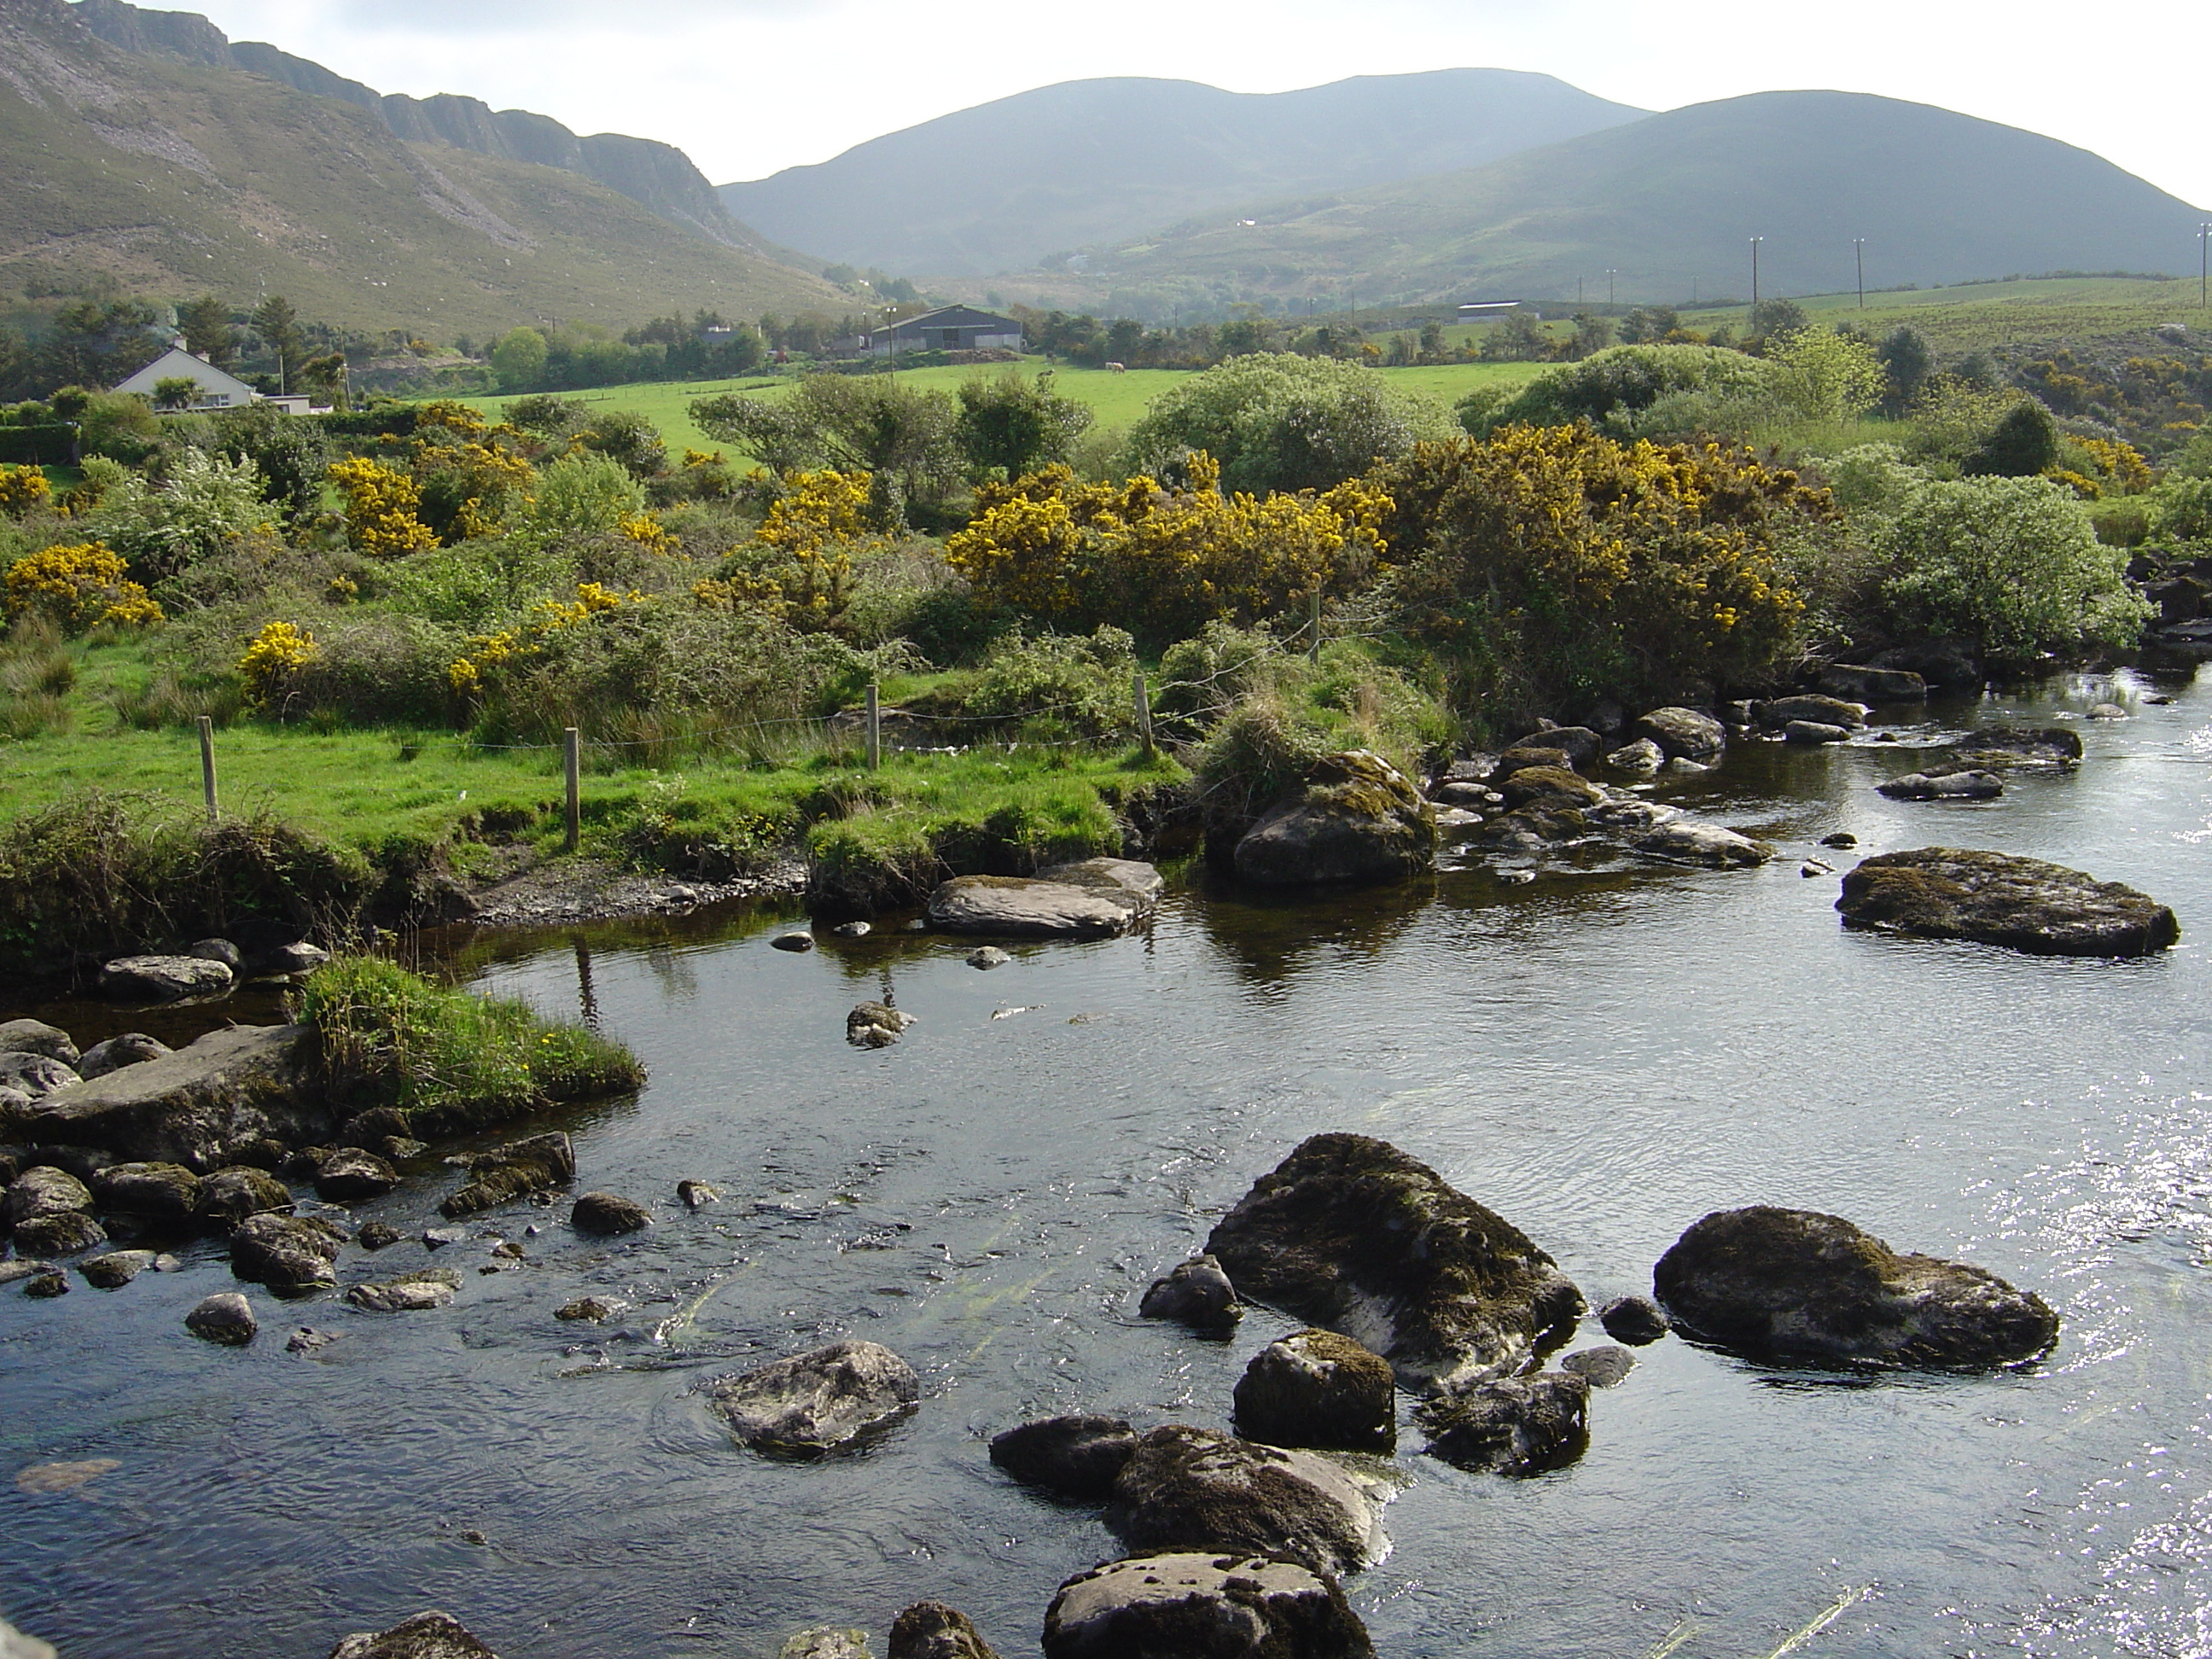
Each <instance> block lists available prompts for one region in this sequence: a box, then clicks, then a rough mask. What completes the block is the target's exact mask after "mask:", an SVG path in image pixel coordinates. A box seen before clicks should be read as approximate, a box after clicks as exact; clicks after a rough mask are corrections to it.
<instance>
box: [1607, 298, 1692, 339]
mask: <svg viewBox="0 0 2212 1659" xmlns="http://www.w3.org/2000/svg"><path fill="white" fill-rule="evenodd" d="M1681 326H1682V319H1681V317H1680V314H1679V313H1676V312H1675V311H1674V309H1673V307H1668V306H1632V307H1629V312H1628V314H1627V315H1626V317H1623V318H1622V319H1620V343H1622V344H1623V345H1647V344H1653V343H1657V342H1658V341H1661V340H1663V339H1665V338H1666V337H1668V335H1669V334H1672V333H1674V332H1675V331H1677V330H1679V329H1680V327H1681Z"/></svg>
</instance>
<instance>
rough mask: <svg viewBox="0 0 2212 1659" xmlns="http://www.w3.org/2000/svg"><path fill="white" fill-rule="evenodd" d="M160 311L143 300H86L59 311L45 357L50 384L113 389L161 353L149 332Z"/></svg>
mask: <svg viewBox="0 0 2212 1659" xmlns="http://www.w3.org/2000/svg"><path fill="white" fill-rule="evenodd" d="M153 326H154V308H153V307H151V306H149V305H148V304H146V303H145V302H144V301H140V300H111V301H107V302H106V304H102V303H101V302H100V301H97V300H80V301H77V302H76V304H74V305H67V306H64V307H62V308H61V309H60V310H59V311H58V312H56V313H54V323H53V328H52V331H51V332H50V333H49V334H48V335H47V337H46V341H45V343H44V344H43V345H42V346H41V348H40V353H39V357H40V362H39V378H40V380H44V381H45V382H46V385H48V386H71V385H76V386H108V385H112V384H113V383H114V382H115V381H117V380H122V379H123V378H124V377H125V376H126V375H128V374H131V372H132V371H133V370H135V369H138V368H143V367H144V366H145V365H146V364H148V363H150V362H153V361H154V359H155V358H156V357H158V356H161V344H160V343H159V342H158V341H156V340H155V337H153V335H152V334H151V333H150V332H149V330H150V329H152V328H153Z"/></svg>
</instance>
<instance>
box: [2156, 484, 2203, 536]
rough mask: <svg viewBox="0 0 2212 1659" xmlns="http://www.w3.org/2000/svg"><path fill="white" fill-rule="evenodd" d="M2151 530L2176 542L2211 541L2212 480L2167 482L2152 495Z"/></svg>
mask: <svg viewBox="0 0 2212 1659" xmlns="http://www.w3.org/2000/svg"><path fill="white" fill-rule="evenodd" d="M2150 502H2151V515H2152V516H2151V529H2152V531H2153V532H2154V534H2157V535H2160V536H2168V537H2172V538H2173V539H2174V540H2176V541H2183V542H2202V541H2212V477H2196V478H2168V479H2167V480H2166V482H2165V483H2162V484H2160V485H2159V486H2158V488H2157V489H2154V490H2153V491H2152V492H2151V496H2150Z"/></svg>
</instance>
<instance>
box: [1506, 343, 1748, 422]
mask: <svg viewBox="0 0 2212 1659" xmlns="http://www.w3.org/2000/svg"><path fill="white" fill-rule="evenodd" d="M1781 379H1782V372H1781V370H1780V369H1779V368H1778V367H1777V366H1776V365H1774V364H1771V363H1768V362H1762V361H1761V360H1760V359H1759V358H1756V357H1747V356H1744V355H1743V354H1742V353H1741V352H1740V351H1727V350H1722V349H1717V348H1715V347H1712V346H1699V345H1622V346H1613V347H1611V348H1609V349H1606V350H1604V351H1601V352H1599V353H1597V354H1596V355H1595V356H1590V357H1585V358H1583V360H1582V362H1577V363H1563V364H1561V365H1560V366H1559V368H1547V369H1546V370H1545V371H1544V372H1543V373H1541V374H1539V375H1537V376H1536V378H1535V379H1534V380H1531V381H1529V382H1528V385H1527V386H1523V387H1522V388H1521V390H1520V391H1519V392H1516V393H1515V394H1514V395H1513V396H1512V397H1510V398H1506V399H1504V401H1503V402H1500V403H1498V404H1495V405H1494V406H1492V408H1490V409H1489V410H1486V412H1485V414H1484V415H1483V416H1481V419H1482V421H1483V422H1484V424H1483V425H1482V426H1481V427H1480V429H1479V430H1478V429H1477V428H1476V427H1474V426H1473V425H1470V426H1469V428H1468V429H1469V430H1470V431H1473V432H1475V434H1476V435H1477V436H1480V435H1481V433H1482V432H1486V431H1489V430H1492V429H1494V428H1501V427H1508V426H1565V425H1568V424H1571V422H1576V421H1588V422H1590V423H1591V424H1592V425H1594V426H1598V425H1604V426H1608V427H1610V428H1613V429H1615V430H1621V431H1626V430H1628V429H1631V428H1638V422H1637V417H1638V416H1640V415H1642V414H1643V413H1644V411H1645V410H1650V409H1651V407H1652V406H1653V405H1654V404H1657V403H1659V402H1660V401H1661V400H1662V399H1669V400H1674V401H1673V402H1672V404H1671V406H1672V407H1673V409H1674V410H1675V411H1676V413H1675V414H1674V416H1670V417H1668V418H1667V419H1666V420H1665V421H1664V422H1663V424H1664V425H1665V426H1666V427H1667V428H1668V429H1676V428H1680V427H1681V425H1682V423H1683V419H1684V416H1683V413H1682V411H1684V410H1689V409H1692V408H1694V409H1697V410H1708V411H1711V410H1720V409H1723V408H1731V409H1734V408H1741V407H1742V406H1746V405H1750V406H1763V405H1765V404H1771V403H1772V402H1773V401H1774V399H1775V398H1776V396H1777V393H1778V387H1779V385H1780V382H1781ZM1466 418H1467V416H1462V419H1463V420H1465V419H1466ZM1692 424H1694V425H1710V424H1711V422H1710V421H1709V420H1707V419H1705V418H1703V417H1699V418H1698V419H1696V420H1694V421H1693V422H1692ZM1638 429H1640V428H1638Z"/></svg>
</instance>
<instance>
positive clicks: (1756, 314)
mask: <svg viewBox="0 0 2212 1659" xmlns="http://www.w3.org/2000/svg"><path fill="white" fill-rule="evenodd" d="M1812 323H1813V319H1812V318H1811V317H1809V316H1808V315H1807V314H1806V311H1805V307H1802V306H1801V305H1799V304H1798V303H1797V302H1796V301H1795V300H1761V301H1759V303H1758V304H1757V305H1755V306H1753V307H1752V308H1751V331H1752V332H1753V334H1755V335H1757V336H1758V337H1759V338H1761V339H1765V340H1771V339H1776V338H1778V337H1780V336H1782V335H1784V334H1795V333H1796V332H1797V331H1799V330H1800V329H1803V328H1809V327H1811V326H1812Z"/></svg>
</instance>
